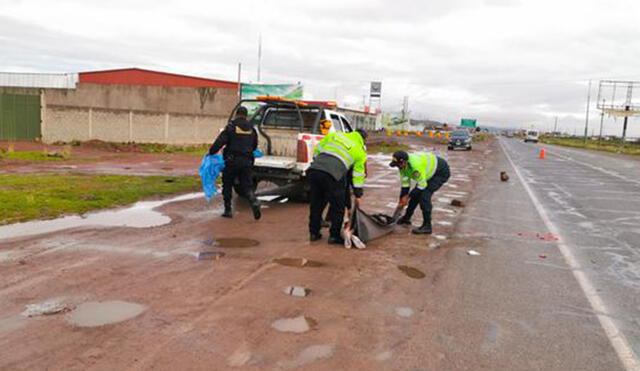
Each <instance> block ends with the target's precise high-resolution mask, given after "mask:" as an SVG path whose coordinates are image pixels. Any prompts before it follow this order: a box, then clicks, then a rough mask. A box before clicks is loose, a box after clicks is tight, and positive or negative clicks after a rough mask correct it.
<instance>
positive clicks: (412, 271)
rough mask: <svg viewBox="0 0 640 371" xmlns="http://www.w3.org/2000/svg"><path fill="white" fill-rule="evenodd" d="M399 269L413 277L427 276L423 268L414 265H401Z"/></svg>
mask: <svg viewBox="0 0 640 371" xmlns="http://www.w3.org/2000/svg"><path fill="white" fill-rule="evenodd" d="M398 269H400V270H401V271H402V273H404V274H406V275H407V276H409V277H411V278H415V279H421V278H425V277H426V275H425V274H424V273H423V272H422V271H421V270H419V269H417V268H414V267H410V266H408V265H399V266H398Z"/></svg>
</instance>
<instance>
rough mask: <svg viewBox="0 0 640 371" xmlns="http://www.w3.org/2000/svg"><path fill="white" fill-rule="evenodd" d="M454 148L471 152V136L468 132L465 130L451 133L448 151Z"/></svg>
mask: <svg viewBox="0 0 640 371" xmlns="http://www.w3.org/2000/svg"><path fill="white" fill-rule="evenodd" d="M456 148H464V149H465V150H467V151H471V135H470V134H469V132H467V131H465V130H456V131H453V132H451V135H450V136H449V145H448V149H449V150H450V151H452V150H454V149H456Z"/></svg>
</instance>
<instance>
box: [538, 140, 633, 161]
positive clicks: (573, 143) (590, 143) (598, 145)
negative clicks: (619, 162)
mask: <svg viewBox="0 0 640 371" xmlns="http://www.w3.org/2000/svg"><path fill="white" fill-rule="evenodd" d="M540 141H541V142H542V143H547V144H556V145H559V146H565V147H573V148H585V149H590V150H595V151H604V152H612V153H624V154H627V155H634V156H640V144H638V143H625V146H624V149H622V148H620V141H619V140H617V141H604V140H603V141H601V142H600V141H598V140H591V139H588V140H587V142H586V143H585V142H584V139H583V138H556V137H541V138H540Z"/></svg>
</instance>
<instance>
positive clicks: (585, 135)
mask: <svg viewBox="0 0 640 371" xmlns="http://www.w3.org/2000/svg"><path fill="white" fill-rule="evenodd" d="M590 103H591V80H589V91H588V92H587V117H586V119H585V122H584V144H587V135H588V132H587V131H588V130H589V104H590Z"/></svg>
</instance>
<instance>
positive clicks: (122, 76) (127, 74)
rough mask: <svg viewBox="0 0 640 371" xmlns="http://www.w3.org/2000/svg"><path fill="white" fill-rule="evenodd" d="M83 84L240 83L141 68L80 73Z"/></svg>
mask: <svg viewBox="0 0 640 371" xmlns="http://www.w3.org/2000/svg"><path fill="white" fill-rule="evenodd" d="M79 75H80V82H81V83H92V84H118V85H152V86H189V87H197V88H211V87H212V88H232V89H237V88H238V83H236V82H232V81H224V80H214V79H207V78H204V77H195V76H187V75H177V74H174V73H167V72H159V71H151V70H144V69H141V68H123V69H117V70H105V71H89V72H80V73H79Z"/></svg>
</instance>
